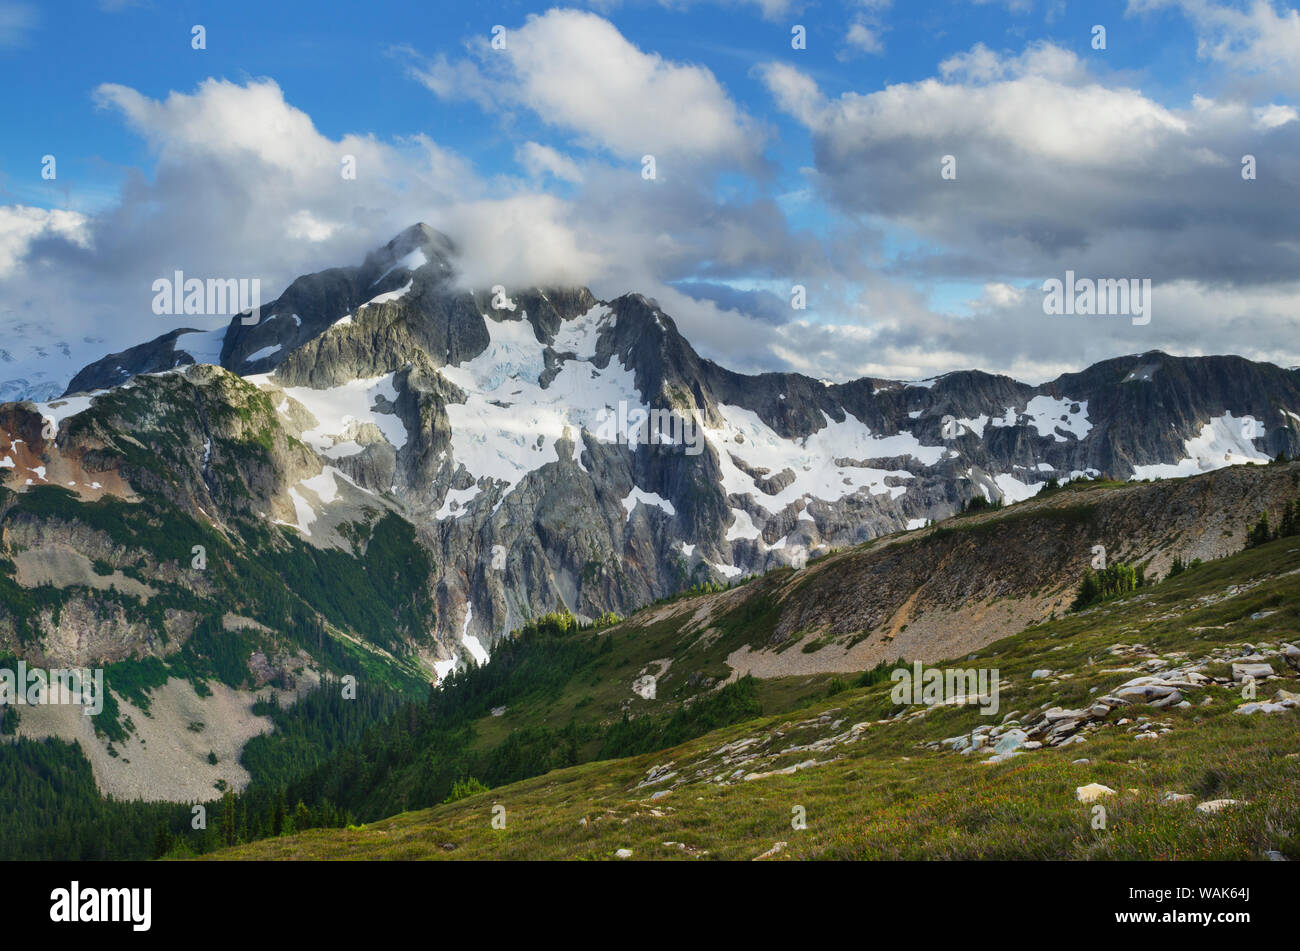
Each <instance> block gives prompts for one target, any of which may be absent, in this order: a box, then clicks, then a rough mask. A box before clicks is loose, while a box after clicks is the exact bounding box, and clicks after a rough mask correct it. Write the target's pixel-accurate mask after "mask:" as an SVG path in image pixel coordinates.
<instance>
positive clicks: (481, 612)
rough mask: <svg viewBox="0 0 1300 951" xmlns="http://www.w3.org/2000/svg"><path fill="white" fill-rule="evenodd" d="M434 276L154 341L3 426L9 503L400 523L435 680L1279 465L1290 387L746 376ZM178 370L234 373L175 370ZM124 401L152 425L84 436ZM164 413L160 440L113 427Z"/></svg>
mask: <svg viewBox="0 0 1300 951" xmlns="http://www.w3.org/2000/svg"><path fill="white" fill-rule="evenodd" d="M455 253H456V252H455V248H454V247H453V246H452V244H451V243H450V242H449V241H448V240H447V239H446V238H445V237H443V236H441V235H438V234H437V233H435V232H433V231H431V230H430V229H428V228H427V227H425V226H423V225H417V226H415V227H413V228H411V229H408V230H407V231H405V232H403V233H402V234H401V235H399V236H397V237H396V238H395V239H394V240H393V241H392V242H390V243H389V244H388V245H387V246H385V247H384V248H381V249H379V250H377V251H375V252H374V253H372V254H371V255H370V256H369V257H368V258H367V259H366V261H365V262H363V263H362V264H361V265H360V266H358V267H348V268H335V269H331V270H328V271H323V272H320V273H318V274H312V275H307V276H304V277H302V278H299V279H298V280H296V281H295V282H294V283H293V284H292V285H291V286H290V287H289V288H288V289H287V290H286V291H285V292H284V294H282V295H281V296H280V297H279V298H278V299H277V300H275V301H273V302H271V303H270V304H269V305H264V306H263V307H262V310H261V315H260V320H259V321H258V322H257V323H256V324H251V325H246V324H244V323H243V322H242V320H241V319H240V318H239V317H236V318H234V319H233V320H232V321H231V323H230V325H229V326H228V327H227V328H225V329H224V330H217V331H189V330H174V331H170V332H168V333H167V334H165V335H163V336H160V337H159V338H157V339H156V340H154V341H151V342H149V343H146V344H143V345H141V346H140V347H136V348H133V349H131V350H128V351H125V352H124V353H121V354H114V355H111V356H109V357H106V358H105V359H104V360H101V361H99V362H97V363H95V364H92V365H91V366H88V367H86V368H85V369H84V370H83V371H82V372H81V373H79V374H78V375H77V377H76V378H75V379H74V380H73V383H72V385H71V386H70V388H69V392H68V394H67V395H66V399H65V401H64V402H62V403H60V402H58V401H54V402H50V403H44V404H22V406H21V407H19V406H15V405H10V406H8V407H5V408H4V409H3V410H0V415H2V416H3V419H0V425H2V426H7V427H8V428H7V429H6V430H5V431H6V432H7V433H9V434H10V438H11V439H13V438H14V437H15V436H17V434H18V433H19V432H23V433H27V434H28V439H29V442H28V443H27V448H26V449H24V447H23V446H21V445H20V446H18V447H17V449H14V447H13V446H12V445H11V446H10V448H11V449H14V455H13V460H14V467H13V468H12V469H10V470H8V475H9V478H8V485H9V486H10V487H11V488H15V489H17V490H18V491H19V492H22V491H24V490H25V489H26V488H27V482H26V480H27V479H31V480H32V484H33V485H39V484H41V482H42V481H47V480H48V481H54V479H55V476H56V475H58V473H59V472H61V470H60V469H59V467H60V466H63V465H64V464H65V462H64V460H69V461H68V462H67V465H69V466H72V465H73V464H74V463H75V464H76V465H80V466H81V467H82V468H83V469H84V468H87V467H89V468H91V469H93V468H94V467H95V466H99V467H100V468H99V469H97V470H95V471H97V472H100V476H99V477H98V478H90V479H87V480H86V484H87V485H89V483H90V482H98V483H99V484H100V486H101V489H99V490H93V491H112V492H114V493H120V494H124V495H128V496H139V495H145V494H150V493H161V494H162V495H164V496H166V497H167V498H168V499H169V500H170V501H171V502H172V503H174V504H176V505H178V506H181V507H182V508H184V509H185V510H186V511H187V512H189V513H191V514H192V515H193V516H194V517H195V518H199V519H203V518H206V519H209V520H211V521H213V522H214V523H216V524H220V525H226V524H233V523H234V521H238V520H243V519H251V520H254V521H258V520H260V522H261V523H262V524H263V525H264V526H270V527H271V528H272V529H273V531H274V532H275V533H282V532H283V533H289V534H291V535H294V536H297V537H298V538H299V540H300V541H305V542H306V543H307V544H308V545H311V546H315V547H317V548H320V549H338V550H342V551H348V552H352V551H353V550H354V548H353V546H352V542H351V541H350V532H352V529H351V528H350V526H352V525H354V524H355V523H357V521H358V519H359V517H360V513H362V512H364V511H366V510H370V511H371V512H374V513H377V512H381V511H386V512H391V513H393V514H394V515H395V517H400V518H401V519H402V520H403V521H404V522H405V523H407V524H409V525H411V526H413V530H414V531H415V533H416V535H417V536H418V540H419V544H420V545H421V546H422V548H423V549H425V550H427V551H428V552H429V553H430V555H431V560H432V563H433V564H434V565H435V566H436V567H435V568H434V569H433V572H432V577H431V578H430V579H428V580H429V588H430V590H431V591H432V601H431V605H435V604H436V612H434V611H433V610H430V611H428V614H427V621H428V627H429V630H430V631H431V632H432V633H433V634H434V635H435V637H436V644H434V645H433V646H431V647H429V648H428V650H427V653H428V656H429V658H430V659H435V658H436V659H442V660H446V659H449V658H453V657H455V656H457V655H464V654H471V655H472V654H476V653H479V652H481V649H482V647H483V646H484V645H490V643H491V641H492V640H493V639H494V638H497V637H499V636H500V635H502V634H503V633H505V632H507V631H509V630H510V629H511V628H513V627H515V626H517V625H518V624H519V623H520V622H521V621H522V620H523V619H525V618H527V617H530V616H534V615H536V614H538V613H541V612H544V611H549V610H555V609H561V608H567V609H569V610H571V611H573V612H574V613H576V614H579V615H586V616H594V615H598V614H600V613H602V612H604V611H607V610H614V611H619V612H626V611H627V610H628V609H630V608H632V607H635V606H637V605H640V604H644V603H646V602H648V601H651V600H654V599H656V598H659V597H662V596H664V595H667V594H671V593H673V592H675V591H677V590H680V589H681V588H683V587H686V586H688V585H690V584H691V583H694V582H698V581H704V580H712V581H724V580H729V579H733V578H737V577H740V576H742V575H746V574H753V573H757V572H761V571H764V570H767V569H770V568H773V567H776V566H781V565H789V564H793V565H796V566H797V565H800V564H802V563H803V561H804V560H805V559H806V558H807V557H808V556H809V555H810V554H812V555H816V554H817V553H819V552H825V551H827V550H829V549H831V548H835V547H841V546H846V545H850V544H855V543H858V542H861V541H864V540H867V539H870V538H873V537H876V536H878V535H881V534H885V533H889V532H894V531H899V530H903V529H915V528H918V527H920V526H922V525H924V524H925V522H926V521H927V520H930V519H941V518H944V517H946V516H948V515H950V514H952V513H953V512H954V511H956V510H957V509H958V508H960V506H961V505H962V503H963V502H965V501H966V500H969V499H972V498H975V497H984V498H988V499H991V500H1004V501H1006V502H1008V503H1009V502H1015V501H1019V500H1023V499H1027V498H1029V497H1031V496H1033V495H1034V494H1035V493H1036V492H1037V491H1039V490H1040V489H1041V488H1042V487H1043V485H1044V484H1045V483H1046V482H1047V480H1049V479H1057V480H1064V479H1068V478H1071V477H1074V476H1079V475H1081V474H1088V475H1094V476H1101V475H1107V476H1110V477H1113V478H1118V479H1124V480H1127V479H1145V478H1155V477H1169V476H1177V475H1186V474H1193V473H1197V472H1202V471H1207V470H1211V469H1215V468H1219V467H1223V466H1227V465H1231V464H1235V463H1242V462H1262V461H1266V460H1267V459H1268V458H1270V457H1272V456H1274V455H1276V454H1277V453H1279V452H1282V451H1285V452H1287V453H1288V454H1292V455H1294V454H1298V453H1300V425H1298V424H1300V415H1297V414H1300V374H1297V373H1296V372H1295V371H1289V370H1283V369H1281V368H1278V367H1276V366H1272V365H1270V364H1259V363H1251V362H1249V361H1246V360H1243V359H1240V358H1236V357H1205V358H1194V359H1183V358H1175V357H1170V356H1168V355H1165V354H1163V353H1158V352H1153V353H1148V354H1143V355H1140V356H1131V357H1123V358H1117V359H1114V360H1109V361H1106V362H1104V363H1100V364H1097V365H1095V366H1093V367H1089V368H1088V369H1086V370H1084V371H1082V372H1080V373H1076V374H1067V375H1065V376H1062V377H1060V378H1058V379H1056V380H1053V381H1051V382H1049V383H1045V384H1043V385H1041V386H1030V385H1027V384H1024V383H1020V382H1017V381H1015V380H1012V379H1010V378H1007V377H1001V376H993V375H989V374H985V373H981V372H978V371H969V372H960V373H952V374H948V375H946V376H943V377H940V378H937V379H933V380H925V381H919V382H903V381H892V380H879V379H862V380H856V381H853V382H850V383H844V384H826V383H823V382H821V381H818V380H814V379H811V378H808V377H804V376H800V375H797V374H765V375H761V376H745V375H741V374H737V373H733V372H731V371H729V370H727V369H725V368H723V367H720V366H718V365H717V364H715V363H713V362H711V361H709V360H705V359H703V358H701V357H700V356H699V355H698V354H696V353H695V351H694V350H693V349H692V348H691V346H690V344H689V343H688V342H687V341H686V340H685V339H684V338H683V337H682V336H681V334H680V333H678V331H677V328H676V326H675V324H674V323H673V321H672V319H671V317H670V316H669V315H667V314H665V313H663V312H662V311H661V310H660V309H659V308H658V307H657V306H656V304H655V303H654V302H653V301H650V300H647V299H646V298H644V297H642V296H640V295H637V294H628V295H625V296H623V297H620V298H617V299H615V300H612V301H597V300H596V299H595V298H594V297H593V296H592V295H591V293H590V292H589V291H587V290H586V289H585V288H531V289H517V288H509V289H505V288H476V289H472V290H467V289H463V288H461V287H459V286H458V284H457V283H456V276H455ZM196 363H215V364H219V365H220V367H222V368H224V370H225V371H227V372H224V373H223V372H222V371H218V370H212V369H207V368H194V369H189V370H185V369H184V368H185V367H187V366H189V365H190V364H196ZM241 378H242V380H241ZM124 392H128V393H131V392H134V393H145V392H147V393H148V394H149V399H150V400H151V401H153V405H152V406H151V407H149V408H145V407H135V408H130V407H123V408H122V409H121V410H120V411H117V412H115V413H112V414H105V413H101V412H99V410H100V408H101V406H114V405H116V403H115V401H118V400H120V399H121V398H122V397H121V394H122V393H124ZM235 392H238V393H240V394H242V395H241V396H239V398H238V400H236V402H239V401H244V402H247V403H249V404H250V405H251V404H256V405H257V406H258V407H259V409H258V411H257V413H256V422H255V423H254V422H251V421H250V422H248V425H249V426H250V427H253V428H252V430H251V431H250V432H249V433H247V434H246V435H247V436H248V438H247V439H246V440H242V441H236V442H237V444H238V446H243V447H248V446H250V445H251V446H255V447H261V449H262V450H263V451H262V452H260V453H258V452H254V451H253V450H252V449H248V448H231V446H229V445H225V444H223V443H222V441H221V440H220V439H217V440H215V441H214V442H212V443H211V445H210V447H209V448H208V449H205V448H204V446H205V438H207V437H206V436H205V435H204V433H205V432H206V429H205V427H206V426H207V423H205V420H208V419H211V418H213V417H214V416H215V417H220V416H223V415H228V414H223V411H222V408H221V404H222V402H223V400H224V399H226V396H223V395H222V394H223V393H226V394H227V396H228V395H230V394H233V393H235ZM262 401H264V405H263V402H262ZM182 409H183V410H184V412H185V413H186V414H188V415H186V416H185V417H184V418H181V417H178V418H177V419H176V420H175V421H174V425H173V426H171V427H170V428H169V427H162V429H159V427H157V426H148V427H143V428H142V427H141V426H140V425H139V422H138V419H137V417H136V416H135V415H134V414H135V413H144V414H146V418H149V419H152V418H153V417H154V416H155V415H158V414H164V415H165V414H168V413H171V412H177V413H179V412H180V411H181V410H182ZM87 413H89V414H90V415H89V416H86V414H87ZM50 416H54V417H57V418H58V419H57V425H58V432H57V434H56V435H55V436H54V437H53V438H52V439H50V440H45V441H41V440H39V438H38V437H39V433H38V432H36V431H38V430H39V429H40V428H41V422H42V419H43V418H48V417H50ZM83 417H85V418H86V419H89V420H93V421H94V422H93V425H90V426H85V425H83V424H81V423H79V422H78V421H79V420H81V419H83ZM230 425H234V423H231V424H230ZM164 435H165V436H166V438H168V439H173V438H174V439H175V440H178V441H180V442H182V443H184V446H185V448H184V452H183V453H182V454H183V456H184V458H185V459H186V460H187V468H185V470H184V471H183V472H179V473H175V472H173V473H171V474H170V475H169V474H167V473H160V472H156V471H153V470H151V469H150V467H149V466H147V465H144V464H143V463H142V462H140V461H139V460H136V461H135V462H132V461H131V460H132V459H133V458H134V457H133V452H137V451H138V452H144V453H150V452H154V451H155V440H157V439H161V438H164ZM0 438H3V437H0ZM17 438H19V439H22V438H23V437H21V436H17ZM38 445H39V446H40V447H41V448H40V450H39V451H36V452H35V453H34V454H33V451H32V447H35V446H38ZM232 445H234V444H232ZM114 448H116V449H117V450H118V452H119V454H118V456H112V450H113V449H114ZM3 451H5V450H4V445H3V443H0V452H3ZM106 453H108V455H106ZM205 453H206V454H207V455H205ZM110 456H112V458H110ZM119 457H120V458H119ZM0 464H3V463H0ZM101 464H102V465H101ZM42 465H43V466H44V467H45V471H44V472H43V473H40V474H37V473H36V468H37V467H40V466H42ZM63 481H65V482H66V481H67V480H63ZM73 481H76V478H75V477H74V478H73ZM60 484H62V483H60ZM105 486H108V487H111V488H102V487H105ZM236 487H242V488H240V489H239V490H238V491H236ZM78 491H82V490H81V489H78ZM86 491H87V492H91V491H92V490H89V489H86Z"/></svg>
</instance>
